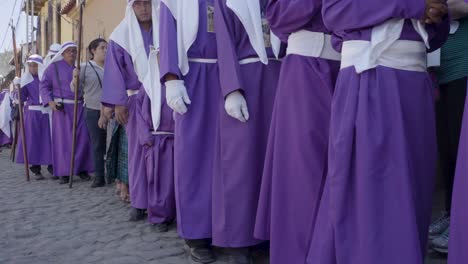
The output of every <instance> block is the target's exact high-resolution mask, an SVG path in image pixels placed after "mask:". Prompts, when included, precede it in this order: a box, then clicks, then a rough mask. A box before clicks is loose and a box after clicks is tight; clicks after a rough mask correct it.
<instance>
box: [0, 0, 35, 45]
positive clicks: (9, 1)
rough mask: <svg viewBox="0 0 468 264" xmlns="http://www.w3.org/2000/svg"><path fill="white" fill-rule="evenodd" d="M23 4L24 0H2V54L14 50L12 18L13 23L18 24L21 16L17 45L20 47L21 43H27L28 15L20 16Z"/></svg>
mask: <svg viewBox="0 0 468 264" xmlns="http://www.w3.org/2000/svg"><path fill="white" fill-rule="evenodd" d="M15 2H16V5H15ZM23 2H24V0H0V52H4V51H5V50H13V44H12V40H11V30H10V27H9V23H10V19H11V18H13V23H16V21H17V20H18V15H20V16H19V21H18V25H17V27H16V43H17V46H18V47H19V45H20V44H21V43H25V42H26V15H25V13H24V12H21V14H20V10H21V7H22V5H23ZM12 13H13V16H12ZM35 22H36V21H35Z"/></svg>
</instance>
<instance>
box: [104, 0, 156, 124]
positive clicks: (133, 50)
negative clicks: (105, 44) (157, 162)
mask: <svg viewBox="0 0 468 264" xmlns="http://www.w3.org/2000/svg"><path fill="white" fill-rule="evenodd" d="M134 2H135V0H128V4H127V9H126V11H125V18H124V19H123V20H122V22H120V24H119V25H118V26H117V28H116V29H115V30H114V32H112V34H111V36H110V39H111V40H112V41H114V42H115V43H117V44H119V45H120V46H121V47H122V48H123V49H125V51H126V52H128V54H130V56H131V57H132V61H133V65H134V67H135V71H136V74H137V75H138V79H139V80H140V82H141V83H142V84H143V87H144V88H145V92H146V94H147V95H148V97H149V98H150V101H151V117H152V121H153V129H154V130H157V129H158V128H159V124H160V121H161V83H160V78H159V62H158V50H159V0H151V5H152V8H151V10H152V22H153V45H154V47H153V48H151V50H150V54H149V56H147V55H146V49H145V44H144V41H143V36H142V35H141V29H140V23H139V22H138V20H137V17H136V15H135V11H133V3H134Z"/></svg>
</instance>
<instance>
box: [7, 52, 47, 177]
mask: <svg viewBox="0 0 468 264" xmlns="http://www.w3.org/2000/svg"><path fill="white" fill-rule="evenodd" d="M25 65H26V67H25V68H26V69H25V72H24V74H23V75H22V77H21V79H19V78H17V79H16V80H15V82H18V81H19V80H20V84H19V85H21V94H20V96H21V99H22V101H23V105H24V108H23V109H24V115H23V116H24V133H25V137H26V146H27V156H28V162H29V164H30V165H31V167H30V168H29V169H30V170H31V172H33V173H34V175H35V176H36V180H43V179H45V178H44V176H43V175H42V173H41V165H46V166H48V170H49V172H51V173H52V151H51V136H50V132H51V131H50V122H49V115H48V114H47V113H46V111H45V107H43V106H42V105H41V104H40V102H39V82H40V79H41V78H42V75H43V73H44V64H43V61H42V57H41V56H39V55H37V54H34V55H31V56H29V57H28V59H27V61H26V64H25ZM16 162H17V163H20V164H22V163H24V155H23V138H22V137H19V138H18V145H17V150H16Z"/></svg>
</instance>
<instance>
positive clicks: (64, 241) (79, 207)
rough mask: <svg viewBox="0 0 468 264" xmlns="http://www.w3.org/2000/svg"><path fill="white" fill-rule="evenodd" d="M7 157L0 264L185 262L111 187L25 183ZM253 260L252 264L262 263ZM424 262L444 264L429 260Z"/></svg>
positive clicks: (1, 187) (1, 171)
mask: <svg viewBox="0 0 468 264" xmlns="http://www.w3.org/2000/svg"><path fill="white" fill-rule="evenodd" d="M8 154H9V150H4V151H3V152H1V153H0V263H2V264H10V263H11V264H23V263H24V264H26V263H28V264H29V263H34V264H42V263H44V264H45V263H47V264H55V263H59V264H62V263H66V264H74V263H80V264H82V263H99V264H101V263H102V264H105V263H110V264H120V263H121V264H137V263H138V264H140V263H155V264H187V263H189V262H188V258H187V256H186V252H185V248H184V243H183V241H182V240H180V239H179V238H178V237H177V233H176V232H175V228H174V227H173V228H172V230H171V231H170V232H168V233H164V234H158V233H156V232H154V231H153V230H152V229H151V227H150V226H149V225H148V224H147V223H146V222H139V223H130V222H127V221H126V220H127V213H128V209H129V208H128V205H126V204H123V203H121V202H120V201H118V199H117V197H116V196H115V195H114V188H113V186H112V187H111V186H109V187H106V188H100V189H91V188H89V185H90V183H89V182H86V183H81V182H79V180H78V179H77V181H76V182H75V185H74V188H73V190H70V189H68V187H67V186H63V185H62V186H61V185H59V184H58V182H57V181H52V180H49V179H48V180H45V181H40V182H36V181H34V180H32V181H31V182H30V183H27V182H26V181H25V179H24V172H23V167H22V166H19V165H14V164H12V163H11V162H9V161H8ZM43 171H45V170H43ZM47 176H48V174H47ZM259 259H260V260H259ZM259 259H257V260H256V262H255V264H260V263H264V264H265V263H267V261H266V260H265V259H264V258H259ZM217 263H224V262H223V260H222V256H221V259H220V261H218V262H217ZM427 263H428V264H445V261H444V260H443V258H441V257H440V256H439V255H435V259H431V260H428V262H427ZM285 264H295V263H285Z"/></svg>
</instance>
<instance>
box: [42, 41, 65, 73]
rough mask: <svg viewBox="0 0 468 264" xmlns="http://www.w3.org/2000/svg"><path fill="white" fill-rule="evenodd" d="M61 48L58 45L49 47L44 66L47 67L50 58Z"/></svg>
mask: <svg viewBox="0 0 468 264" xmlns="http://www.w3.org/2000/svg"><path fill="white" fill-rule="evenodd" d="M61 47H62V46H61V45H60V44H59V43H54V44H52V45H50V47H49V51H48V52H47V55H46V56H45V58H44V66H45V67H47V66H48V65H49V63H50V61H51V60H52V58H53V57H54V56H55V54H57V53H58V52H59V51H60V48H61Z"/></svg>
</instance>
